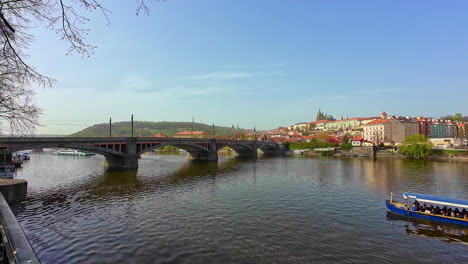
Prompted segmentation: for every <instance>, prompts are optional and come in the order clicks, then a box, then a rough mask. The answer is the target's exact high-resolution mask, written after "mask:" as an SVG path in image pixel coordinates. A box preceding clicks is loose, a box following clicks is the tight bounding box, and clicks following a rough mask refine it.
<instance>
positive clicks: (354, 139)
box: [351, 135, 362, 141]
mask: <svg viewBox="0 0 468 264" xmlns="http://www.w3.org/2000/svg"><path fill="white" fill-rule="evenodd" d="M361 140H362V136H361V135H359V136H356V137H354V138H353V139H351V141H361Z"/></svg>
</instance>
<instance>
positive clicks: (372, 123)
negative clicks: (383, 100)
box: [366, 119, 390, 125]
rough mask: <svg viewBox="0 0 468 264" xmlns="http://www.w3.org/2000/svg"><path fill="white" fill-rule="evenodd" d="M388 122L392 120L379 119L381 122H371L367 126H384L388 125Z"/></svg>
mask: <svg viewBox="0 0 468 264" xmlns="http://www.w3.org/2000/svg"><path fill="white" fill-rule="evenodd" d="M388 121H390V119H379V120H374V121H371V122H369V123H367V124H366V125H377V124H384V123H387V122H388Z"/></svg>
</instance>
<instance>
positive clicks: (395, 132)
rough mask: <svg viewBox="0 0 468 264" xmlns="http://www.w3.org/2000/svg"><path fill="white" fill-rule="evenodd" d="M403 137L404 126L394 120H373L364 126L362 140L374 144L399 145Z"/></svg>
mask: <svg viewBox="0 0 468 264" xmlns="http://www.w3.org/2000/svg"><path fill="white" fill-rule="evenodd" d="M405 135H406V134H405V125H404V124H403V123H402V122H400V121H399V120H397V119H395V118H391V119H379V120H374V121H372V122H369V123H367V124H366V125H364V140H366V141H369V142H373V143H374V144H380V143H388V144H391V143H401V142H403V141H404V140H405Z"/></svg>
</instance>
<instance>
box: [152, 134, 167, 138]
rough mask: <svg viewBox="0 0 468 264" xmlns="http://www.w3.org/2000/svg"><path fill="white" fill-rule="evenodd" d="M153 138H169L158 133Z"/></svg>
mask: <svg viewBox="0 0 468 264" xmlns="http://www.w3.org/2000/svg"><path fill="white" fill-rule="evenodd" d="M153 137H155V138H167V137H169V136H168V135H166V134H162V133H158V134H156V135H154V136H153Z"/></svg>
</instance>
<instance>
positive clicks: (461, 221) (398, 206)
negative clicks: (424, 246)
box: [385, 192, 468, 226]
mask: <svg viewBox="0 0 468 264" xmlns="http://www.w3.org/2000/svg"><path fill="white" fill-rule="evenodd" d="M403 198H405V200H406V202H405V203H401V202H396V201H393V193H392V194H391V195H390V200H386V201H385V202H386V205H387V210H388V211H389V212H391V213H395V214H398V215H402V216H406V217H408V218H414V219H424V220H430V221H437V222H444V223H449V224H457V225H463V226H468V220H466V218H458V217H451V216H444V215H439V214H432V213H426V212H421V211H413V210H411V208H410V207H411V206H412V204H413V203H409V202H410V200H414V201H417V202H420V203H425V204H426V205H427V206H431V205H433V206H447V207H449V208H452V209H453V210H454V209H455V208H458V209H459V210H460V211H462V210H463V209H466V210H468V201H467V200H460V199H452V198H442V197H437V196H433V195H427V194H419V193H406V192H405V193H403ZM462 217H463V216H462Z"/></svg>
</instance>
